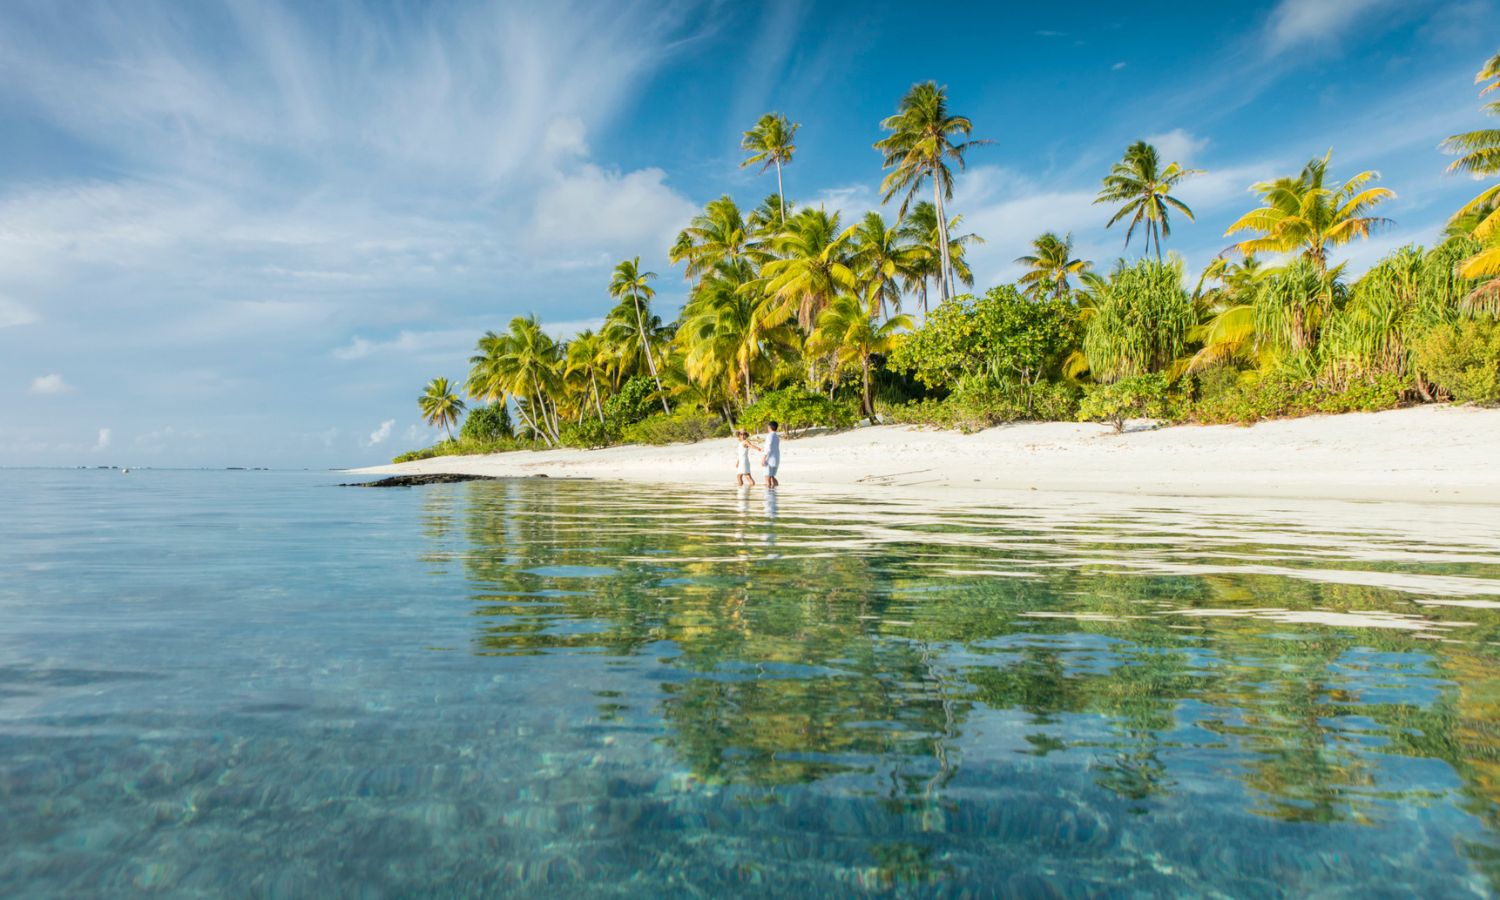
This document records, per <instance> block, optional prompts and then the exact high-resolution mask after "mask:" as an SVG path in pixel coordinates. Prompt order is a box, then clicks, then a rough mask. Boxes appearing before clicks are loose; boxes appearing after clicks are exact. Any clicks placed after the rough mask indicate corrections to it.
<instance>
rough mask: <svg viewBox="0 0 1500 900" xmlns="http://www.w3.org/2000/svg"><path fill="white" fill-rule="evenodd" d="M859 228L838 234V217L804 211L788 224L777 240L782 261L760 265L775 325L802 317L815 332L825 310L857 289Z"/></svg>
mask: <svg viewBox="0 0 1500 900" xmlns="http://www.w3.org/2000/svg"><path fill="white" fill-rule="evenodd" d="M853 231H854V229H853V228H849V229H847V230H844V231H840V230H839V214H838V213H836V212H835V213H830V212H827V211H826V210H824V209H822V208H819V209H804V210H803V211H802V212H800V213H797V214H796V215H795V216H793V217H792V218H791V219H790V220H789V221H788V222H787V230H786V231H785V232H783V233H782V234H781V235H779V236H777V237H776V238H775V239H774V240H773V241H772V244H771V245H772V248H773V249H774V250H775V252H776V254H777V257H778V258H776V259H772V260H770V261H769V262H767V263H766V264H765V265H764V266H761V270H760V275H761V279H762V281H763V282H764V290H765V293H766V295H767V297H768V299H769V300H770V301H771V307H770V315H769V316H768V318H769V320H770V323H771V324H780V323H782V322H785V321H786V320H788V319H790V318H793V317H794V316H795V317H796V319H797V322H798V324H799V325H801V326H802V328H803V330H810V329H811V328H812V326H813V323H814V322H815V321H816V320H817V317H818V314H819V313H821V312H822V311H823V307H825V306H827V305H828V304H829V303H830V302H832V301H833V298H834V297H836V296H837V295H838V294H839V293H841V292H843V291H852V290H854V288H855V284H856V278H855V276H854V270H853V269H852V268H851V264H852V261H853V260H852V252H853V247H852V246H851V237H852V234H853Z"/></svg>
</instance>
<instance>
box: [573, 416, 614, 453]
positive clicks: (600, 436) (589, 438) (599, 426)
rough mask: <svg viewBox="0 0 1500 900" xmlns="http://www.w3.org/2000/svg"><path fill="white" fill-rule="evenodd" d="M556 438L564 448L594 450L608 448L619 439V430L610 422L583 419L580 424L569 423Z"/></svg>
mask: <svg viewBox="0 0 1500 900" xmlns="http://www.w3.org/2000/svg"><path fill="white" fill-rule="evenodd" d="M558 438H559V439H560V440H561V441H562V445H563V446H564V447H576V448H578V449H581V450H595V449H598V448H600V447H608V446H609V445H610V444H613V443H615V442H616V441H617V440H619V438H620V429H618V428H616V427H615V426H614V424H613V423H611V422H601V421H599V420H598V419H590V418H585V419H584V420H583V421H581V422H569V423H568V424H566V425H564V426H563V427H562V430H561V432H560V433H559V434H558Z"/></svg>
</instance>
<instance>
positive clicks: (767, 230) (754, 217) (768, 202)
mask: <svg viewBox="0 0 1500 900" xmlns="http://www.w3.org/2000/svg"><path fill="white" fill-rule="evenodd" d="M796 214H797V204H795V203H793V202H791V201H790V200H783V199H782V198H781V197H780V195H777V194H767V195H766V199H764V200H762V201H760V205H759V206H757V207H755V208H754V209H752V210H750V215H748V216H746V217H745V224H746V225H748V226H749V228H750V233H751V235H753V236H755V237H756V238H758V239H759V241H760V242H761V243H764V242H766V241H768V240H769V239H771V238H773V237H775V236H776V235H778V234H781V233H782V232H783V231H785V230H786V223H787V220H788V218H790V217H791V216H794V215H796Z"/></svg>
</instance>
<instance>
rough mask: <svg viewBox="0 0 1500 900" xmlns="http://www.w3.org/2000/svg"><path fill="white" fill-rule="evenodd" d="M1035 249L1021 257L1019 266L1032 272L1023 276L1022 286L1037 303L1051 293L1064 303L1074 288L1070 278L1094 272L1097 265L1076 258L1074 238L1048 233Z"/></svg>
mask: <svg viewBox="0 0 1500 900" xmlns="http://www.w3.org/2000/svg"><path fill="white" fill-rule="evenodd" d="M1031 247H1032V252H1031V253H1030V254H1028V255H1026V256H1022V257H1019V258H1018V259H1017V260H1016V262H1018V263H1021V264H1022V265H1024V266H1026V267H1027V268H1028V269H1029V271H1028V272H1026V274H1024V275H1022V276H1021V278H1020V283H1021V284H1024V285H1026V292H1027V293H1028V294H1030V295H1031V296H1032V297H1033V298H1035V299H1040V298H1041V297H1042V296H1044V295H1045V294H1046V293H1047V292H1048V291H1051V292H1052V296H1053V297H1055V298H1057V299H1059V300H1060V299H1062V297H1063V296H1064V295H1065V294H1067V292H1068V288H1069V287H1070V285H1069V284H1068V276H1069V275H1082V274H1083V273H1084V272H1087V271H1088V270H1089V269H1091V268H1093V263H1091V262H1089V261H1088V260H1084V259H1074V258H1073V235H1071V234H1068V235H1065V236H1063V237H1058V236H1057V235H1055V234H1053V233H1052V232H1050V231H1048V232H1046V233H1044V234H1042V236H1041V237H1038V238H1037V239H1036V240H1034V241H1032V242H1031Z"/></svg>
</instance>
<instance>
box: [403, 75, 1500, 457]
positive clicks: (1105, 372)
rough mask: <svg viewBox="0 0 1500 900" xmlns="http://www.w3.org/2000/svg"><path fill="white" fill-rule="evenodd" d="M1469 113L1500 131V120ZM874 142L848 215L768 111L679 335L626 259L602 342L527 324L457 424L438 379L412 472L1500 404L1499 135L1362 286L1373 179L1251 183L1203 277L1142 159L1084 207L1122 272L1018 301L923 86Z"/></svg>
mask: <svg viewBox="0 0 1500 900" xmlns="http://www.w3.org/2000/svg"><path fill="white" fill-rule="evenodd" d="M1478 82H1479V83H1480V84H1482V85H1483V89H1482V91H1481V95H1487V94H1489V93H1490V92H1492V91H1494V90H1496V88H1497V87H1500V55H1497V56H1496V57H1495V58H1493V59H1490V60H1489V61H1487V62H1486V63H1485V65H1484V66H1483V68H1482V69H1481V71H1480V73H1479V77H1478ZM1483 109H1484V111H1485V112H1487V113H1489V114H1496V115H1500V100H1489V101H1487V103H1486V105H1485V106H1484V107H1483ZM880 124H881V127H882V129H883V130H884V132H885V135H884V136H883V137H882V138H881V139H880V140H878V141H876V142H875V144H874V150H875V151H876V152H877V153H878V154H879V156H880V159H881V161H882V163H883V166H884V169H885V171H886V175H885V178H884V181H883V183H882V184H881V195H882V198H883V202H884V203H885V206H884V207H883V208H882V209H879V210H875V211H871V212H867V213H865V214H863V215H861V216H859V217H857V218H854V219H852V220H846V219H845V217H844V215H843V214H842V213H841V212H840V211H837V210H830V209H827V208H825V207H823V206H820V205H807V204H798V203H797V202H795V201H794V200H793V199H792V197H791V196H789V195H788V193H787V191H786V189H785V184H784V171H783V170H784V169H785V168H786V167H787V165H788V164H789V163H790V162H791V161H792V159H793V155H794V153H795V151H796V142H795V138H796V135H797V132H798V128H799V126H798V125H797V124H795V123H793V122H791V121H790V120H789V119H788V118H787V117H786V116H784V115H782V114H780V113H768V114H767V115H765V116H763V117H761V118H760V120H759V121H757V122H756V123H755V125H754V126H753V127H752V128H750V129H749V130H748V131H746V132H745V133H744V139H743V141H742V148H743V149H744V150H745V152H746V154H747V156H746V158H745V161H744V164H745V165H747V166H754V165H758V166H760V167H761V170H762V171H768V170H770V169H775V171H776V173H777V184H776V192H775V193H774V194H771V195H769V196H767V197H764V198H763V199H762V200H760V201H759V202H758V203H757V204H755V205H754V206H752V207H746V208H742V207H741V206H740V205H739V203H738V202H737V201H736V200H735V199H734V198H733V197H732V196H730V195H728V194H725V195H724V196H721V197H718V198H717V199H714V200H711V201H709V202H708V203H707V204H706V205H705V206H704V208H703V209H702V211H701V212H700V213H698V214H697V215H695V216H694V217H693V218H692V219H691V221H690V222H688V223H687V224H686V225H685V226H684V227H683V228H682V230H681V231H680V232H679V233H678V235H677V237H676V239H675V240H674V241H673V242H672V244H671V246H670V247H668V248H665V249H666V251H667V253H666V255H667V258H668V259H669V260H670V261H671V263H673V264H674V265H676V266H680V267H681V273H682V275H683V277H684V278H685V279H686V284H687V297H686V302H685V303H684V304H683V306H682V308H681V310H680V312H678V313H677V315H676V316H675V317H673V318H672V319H671V320H670V321H667V320H664V319H663V318H662V317H661V316H660V315H659V314H658V313H657V311H656V310H654V309H653V301H655V299H656V291H657V283H658V276H657V275H656V274H655V273H653V272H650V271H646V270H645V268H644V267H643V266H642V264H641V259H640V257H632V258H630V259H625V260H621V261H620V262H619V263H618V264H617V265H616V266H615V267H614V268H613V271H612V272H611V273H610V276H609V278H608V280H607V282H606V283H603V284H601V285H600V287H601V288H602V289H604V291H605V292H606V293H607V294H608V296H609V298H610V300H611V303H612V305H611V306H610V307H608V308H607V309H605V310H604V311H603V312H604V315H603V318H602V324H600V325H599V326H598V327H597V328H595V329H589V330H584V331H581V332H579V333H576V334H572V335H568V336H564V335H558V334H554V333H551V332H549V331H548V329H547V328H546V326H545V325H544V324H543V323H542V322H541V321H539V320H538V319H537V318H536V317H535V316H518V317H516V318H514V319H512V320H511V321H510V323H509V324H508V325H507V326H506V327H505V328H504V329H503V330H498V331H489V332H486V333H485V334H484V335H482V336H481V337H480V338H479V339H478V341H477V343H476V346H475V352H474V354H473V356H472V357H471V358H470V360H469V363H470V367H469V371H468V374H467V378H466V379H465V380H464V381H463V384H462V391H463V392H464V393H466V394H467V396H468V398H470V399H471V400H472V401H475V405H473V406H472V408H470V409H469V410H468V415H467V418H466V419H463V415H464V411H465V404H464V401H463V400H462V399H460V398H459V396H458V395H457V394H458V391H457V390H456V387H457V386H456V385H455V384H454V383H451V382H449V381H448V380H447V379H445V378H438V379H434V380H433V381H432V382H431V383H430V384H429V385H428V386H427V390H426V391H425V392H424V393H423V395H422V397H421V400H420V407H421V413H422V416H423V419H424V420H425V421H427V422H428V423H429V424H431V425H434V426H440V427H442V428H443V429H444V430H445V432H446V433H447V439H446V440H445V441H443V442H441V443H440V444H438V445H436V446H434V447H432V448H429V449H428V450H424V451H419V452H418V453H419V454H420V455H432V454H440V453H458V452H466V453H472V452H486V451H491V450H499V449H512V448H516V447H557V446H574V447H599V446H606V445H609V444H613V443H618V442H646V443H667V442H673V441H691V440H699V439H702V438H705V437H710V436H713V435H720V434H726V433H727V432H728V430H729V428H730V427H731V425H732V424H739V425H743V426H747V427H757V426H759V425H761V424H763V423H764V422H765V421H768V420H770V419H773V418H774V419H778V420H779V421H782V422H784V423H786V424H787V426H788V427H789V428H790V429H792V430H793V431H803V430H806V429H810V428H843V427H850V426H852V425H855V424H857V423H860V422H905V423H912V424H926V425H935V426H940V427H950V428H959V429H964V430H972V429H976V428H984V427H989V426H991V425H994V424H996V423H998V422H1004V421H1012V420H1017V419H1065V420H1075V419H1076V420H1085V421H1101V422H1106V423H1109V424H1111V425H1114V426H1115V427H1117V428H1123V427H1124V424H1125V422H1126V420H1128V419H1130V418H1135V417H1150V418H1154V419H1158V420H1168V421H1185V422H1252V421H1255V420H1257V419H1261V418H1268V417H1275V416H1286V415H1301V414H1306V413H1314V412H1342V411H1351V410H1373V409H1383V408H1388V407H1392V406H1396V405H1400V404H1404V403H1416V402H1428V401H1449V400H1451V401H1456V402H1466V403H1497V402H1500V324H1497V316H1500V183H1495V182H1493V181H1492V179H1493V178H1494V177H1495V176H1497V175H1500V130H1497V129H1488V130H1480V131H1473V132H1469V133H1465V134H1459V135H1454V136H1453V137H1451V138H1449V139H1448V140H1447V141H1446V142H1444V144H1443V148H1444V149H1445V150H1446V151H1448V152H1450V153H1452V154H1454V155H1455V157H1456V158H1455V160H1454V161H1453V162H1452V165H1451V166H1450V168H1451V169H1452V171H1454V172H1457V173H1463V174H1467V175H1470V176H1473V177H1476V178H1480V179H1490V180H1491V183H1489V184H1488V185H1486V186H1485V187H1484V189H1483V190H1482V191H1481V192H1480V193H1479V194H1478V195H1477V196H1475V197H1474V199H1473V200H1471V201H1470V202H1468V203H1466V204H1464V206H1463V207H1461V208H1460V209H1458V210H1457V211H1455V213H1454V215H1453V217H1452V219H1451V221H1450V222H1449V225H1448V227H1447V229H1446V231H1445V233H1444V234H1443V236H1442V238H1441V239H1440V240H1439V241H1438V242H1437V243H1436V245H1434V246H1432V247H1428V248H1423V247H1417V246H1406V247H1402V248H1400V249H1397V250H1395V251H1393V252H1391V253H1388V254H1387V255H1386V256H1384V257H1383V258H1382V259H1380V260H1379V261H1378V262H1377V263H1376V264H1374V265H1373V266H1371V267H1370V268H1369V269H1368V270H1367V271H1365V272H1364V273H1363V274H1362V275H1360V276H1358V277H1352V276H1351V275H1350V273H1349V270H1348V264H1347V261H1346V260H1342V259H1340V258H1339V254H1340V253H1341V252H1343V250H1344V248H1346V247H1347V245H1349V244H1351V243H1353V242H1358V241H1363V240H1365V239H1367V238H1369V237H1370V236H1371V234H1373V233H1374V232H1375V231H1376V230H1377V229H1383V228H1390V227H1393V226H1394V223H1393V222H1391V221H1390V220H1389V219H1388V218H1386V217H1384V216H1383V215H1381V212H1382V210H1383V209H1384V207H1385V205H1386V204H1387V202H1388V201H1390V200H1391V199H1392V198H1393V197H1394V196H1395V194H1394V193H1393V192H1392V191H1391V190H1390V189H1388V188H1386V187H1384V186H1382V185H1380V184H1379V183H1378V181H1379V175H1378V173H1376V172H1374V171H1359V172H1354V173H1352V174H1351V173H1347V172H1341V171H1340V170H1339V167H1338V166H1337V165H1336V163H1335V160H1334V156H1333V153H1332V151H1329V152H1328V153H1325V154H1323V155H1321V156H1316V157H1313V158H1312V159H1311V160H1309V161H1308V162H1307V164H1306V165H1304V166H1303V167H1302V168H1301V169H1300V171H1297V172H1295V173H1289V174H1286V175H1284V176H1282V177H1279V178H1274V179H1271V180H1268V181H1265V182H1261V183H1258V184H1255V185H1253V186H1251V190H1252V192H1253V193H1254V194H1255V195H1256V197H1257V198H1258V202H1257V203H1256V205H1255V206H1254V208H1252V209H1249V210H1247V211H1246V212H1245V213H1244V214H1243V215H1242V216H1240V217H1239V218H1238V219H1237V220H1235V221H1234V222H1233V223H1232V224H1231V225H1230V227H1229V229H1228V231H1227V232H1226V234H1225V238H1226V239H1227V240H1229V241H1232V243H1229V244H1228V246H1227V247H1226V248H1225V249H1224V251H1223V252H1222V253H1220V254H1219V255H1218V256H1217V257H1216V258H1214V259H1212V260H1211V261H1209V263H1208V265H1207V266H1205V267H1204V268H1203V269H1202V270H1201V271H1192V272H1190V271H1188V266H1187V263H1186V261H1185V260H1184V259H1183V258H1182V257H1181V256H1179V255H1177V254H1176V253H1173V252H1168V251H1167V250H1166V249H1165V244H1166V242H1167V241H1168V240H1169V239H1170V238H1171V237H1172V226H1173V224H1174V223H1175V224H1177V225H1178V226H1179V227H1181V223H1182V222H1183V221H1186V222H1192V221H1193V212H1192V210H1191V209H1190V208H1189V207H1188V205H1187V204H1186V203H1184V202H1183V201H1182V200H1181V199H1179V197H1178V196H1176V193H1177V192H1178V189H1179V186H1180V185H1181V184H1182V183H1183V182H1184V181H1185V180H1187V179H1189V178H1190V177H1192V176H1194V175H1197V174H1199V170H1196V169H1188V168H1185V167H1184V166H1183V165H1182V164H1181V163H1180V162H1178V161H1175V160H1167V159H1163V158H1162V155H1161V153H1160V151H1159V150H1158V148H1156V147H1154V146H1152V145H1151V144H1150V143H1148V142H1146V141H1137V142H1135V143H1133V144H1131V145H1130V147H1129V148H1128V149H1127V150H1126V151H1125V154H1124V156H1123V158H1122V159H1121V161H1120V162H1118V163H1116V164H1115V165H1114V166H1113V167H1112V168H1111V169H1110V170H1109V171H1108V172H1107V173H1105V174H1104V176H1103V179H1102V182H1101V187H1100V190H1099V193H1098V197H1097V200H1096V202H1098V203H1101V204H1108V205H1110V206H1111V207H1112V208H1113V211H1112V212H1111V213H1110V214H1109V217H1108V219H1107V222H1105V224H1107V225H1110V226H1113V225H1115V224H1120V223H1124V224H1125V226H1126V227H1125V244H1126V249H1127V252H1129V253H1131V254H1132V255H1129V256H1127V257H1125V258H1121V259H1119V260H1116V261H1114V262H1112V263H1106V264H1099V263H1095V262H1093V261H1091V260H1088V259H1085V258H1083V256H1082V255H1081V254H1080V253H1079V252H1078V251H1077V250H1076V248H1075V246H1074V244H1073V239H1072V235H1071V234H1063V233H1057V232H1050V231H1049V232H1044V233H1042V234H1040V235H1038V236H1037V237H1036V238H1035V239H1034V240H1033V241H1032V242H1031V246H1030V247H1029V248H1026V250H1025V252H1023V253H1022V255H1021V256H1019V258H1017V259H1016V265H1017V267H1018V268H1019V270H1020V271H1019V273H1018V276H1017V278H1016V280H1015V282H1014V283H1012V284H996V285H986V286H984V289H983V291H982V293H979V294H978V295H977V296H976V295H975V294H968V293H961V292H960V290H961V289H968V288H970V287H971V286H973V285H974V282H975V272H974V271H973V268H972V266H971V265H970V263H969V260H968V253H969V251H970V250H971V248H973V247H974V246H976V245H977V244H979V243H980V242H981V241H982V239H981V237H980V236H979V235H976V234H972V233H966V232H965V231H964V230H963V216H962V215H961V214H958V213H956V212H955V211H954V210H952V209H951V208H950V207H951V205H952V200H953V198H954V185H955V181H956V178H957V175H958V173H960V172H962V171H963V169H964V166H965V162H966V158H967V157H968V155H969V153H970V152H971V151H974V150H976V149H978V148H981V147H982V146H983V145H984V144H986V143H988V142H987V141H985V140H983V139H981V138H978V137H975V136H974V133H975V128H974V125H973V123H972V122H971V121H970V120H969V119H968V118H967V117H965V116H962V115H959V114H958V113H956V112H954V111H953V110H951V109H950V108H949V101H948V92H947V89H946V88H944V87H941V86H939V85H937V84H936V83H933V82H925V83H921V84H917V85H914V86H913V87H912V88H911V90H910V91H908V92H907V94H906V95H905V96H904V97H903V98H902V99H901V100H900V102H899V104H898V105H897V109H896V112H895V114H893V115H892V116H890V117H888V118H887V119H885V120H884V121H883V122H881V123H880ZM929 192H930V193H929ZM1137 234H1140V235H1141V237H1142V240H1141V241H1139V242H1137V241H1135V240H1134V238H1135V236H1136V235H1137ZM1132 248H1134V249H1133V250H1132ZM461 419H462V420H463V428H462V429H461V430H460V433H459V435H458V437H456V438H455V437H453V429H454V427H455V426H456V425H458V423H459V422H460V420H461Z"/></svg>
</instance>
